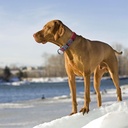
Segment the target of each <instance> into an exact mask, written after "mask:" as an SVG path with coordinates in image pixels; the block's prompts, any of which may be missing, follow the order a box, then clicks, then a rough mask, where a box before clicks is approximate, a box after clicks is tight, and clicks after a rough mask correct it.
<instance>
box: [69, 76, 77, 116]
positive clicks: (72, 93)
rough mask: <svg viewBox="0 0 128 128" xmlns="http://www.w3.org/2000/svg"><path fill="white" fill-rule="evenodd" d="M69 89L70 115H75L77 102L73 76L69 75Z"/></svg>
mask: <svg viewBox="0 0 128 128" xmlns="http://www.w3.org/2000/svg"><path fill="white" fill-rule="evenodd" d="M68 82H69V88H70V92H71V98H72V112H71V114H70V115H73V114H75V113H77V101H76V83H75V75H74V74H70V75H69V76H68Z"/></svg>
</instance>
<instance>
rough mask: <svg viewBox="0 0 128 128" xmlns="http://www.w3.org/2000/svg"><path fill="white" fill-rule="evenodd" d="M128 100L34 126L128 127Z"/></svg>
mask: <svg viewBox="0 0 128 128" xmlns="http://www.w3.org/2000/svg"><path fill="white" fill-rule="evenodd" d="M127 120H128V101H125V102H120V103H113V104H112V105H110V106H106V107H101V108H99V109H94V110H92V111H90V112H89V113H88V114H85V115H84V116H83V115H82V113H78V114H75V115H73V116H66V117H62V118H59V119H56V120H53V121H51V122H47V123H43V124H40V125H38V126H35V127H34V128H128V121H127Z"/></svg>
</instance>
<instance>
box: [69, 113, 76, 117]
mask: <svg viewBox="0 0 128 128" xmlns="http://www.w3.org/2000/svg"><path fill="white" fill-rule="evenodd" d="M76 113H77V112H72V113H70V114H69V116H71V115H74V114H76Z"/></svg>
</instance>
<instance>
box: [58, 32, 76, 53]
mask: <svg viewBox="0 0 128 128" xmlns="http://www.w3.org/2000/svg"><path fill="white" fill-rule="evenodd" d="M75 38H76V33H75V32H73V34H72V36H71V38H70V39H69V40H68V42H67V43H66V44H65V45H63V46H62V47H61V48H59V49H58V50H57V52H58V54H63V53H64V51H66V49H67V48H69V46H70V45H71V44H72V43H73V41H74V40H75Z"/></svg>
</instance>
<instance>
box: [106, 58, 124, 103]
mask: <svg viewBox="0 0 128 128" xmlns="http://www.w3.org/2000/svg"><path fill="white" fill-rule="evenodd" d="M106 63H107V66H108V70H109V73H110V76H111V78H112V80H113V83H114V85H115V87H116V90H117V100H118V101H122V95H121V89H120V86H119V76H118V62H117V58H116V56H112V57H111V58H110V59H108V60H107V62H106Z"/></svg>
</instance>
